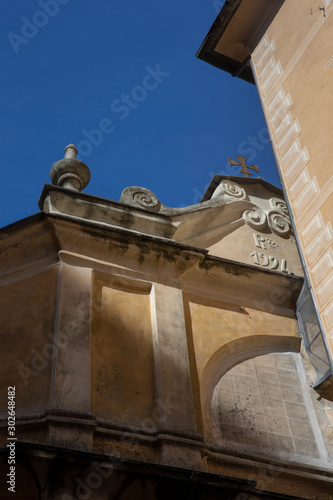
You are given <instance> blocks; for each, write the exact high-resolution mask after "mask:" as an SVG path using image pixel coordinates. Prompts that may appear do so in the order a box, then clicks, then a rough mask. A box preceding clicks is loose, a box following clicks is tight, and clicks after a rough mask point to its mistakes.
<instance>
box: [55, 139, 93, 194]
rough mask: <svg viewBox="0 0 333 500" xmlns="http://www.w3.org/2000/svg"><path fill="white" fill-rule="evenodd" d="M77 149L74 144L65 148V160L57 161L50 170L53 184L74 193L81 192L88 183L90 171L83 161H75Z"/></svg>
mask: <svg viewBox="0 0 333 500" xmlns="http://www.w3.org/2000/svg"><path fill="white" fill-rule="evenodd" d="M76 155H77V149H76V147H75V146H74V144H68V146H66V147H65V158H63V159H62V160H59V161H57V162H56V163H55V164H54V165H53V167H52V168H51V172H50V177H51V181H52V183H53V184H55V185H56V186H61V187H64V188H68V189H74V190H75V191H82V189H84V188H85V187H86V186H87V185H88V184H89V181H90V170H89V168H88V167H87V165H86V164H85V163H83V161H80V160H77V159H76Z"/></svg>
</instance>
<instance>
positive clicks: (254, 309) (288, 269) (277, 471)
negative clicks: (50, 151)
mask: <svg viewBox="0 0 333 500" xmlns="http://www.w3.org/2000/svg"><path fill="white" fill-rule="evenodd" d="M89 178H90V172H89V169H88V167H87V166H86V165H85V164H83V163H82V162H80V161H79V160H77V159H76V148H75V146H73V145H69V146H67V148H66V150H65V158H64V159H63V160H60V161H59V162H57V163H56V164H55V165H54V166H53V168H52V170H51V179H52V182H53V184H46V185H45V186H44V188H43V191H42V194H41V197H40V200H39V207H40V213H39V214H37V215H34V216H31V217H28V218H26V219H24V220H22V221H19V222H17V223H15V224H12V225H10V226H8V227H6V228H3V229H2V230H1V233H0V234H1V239H0V245H1V253H2V263H3V265H2V272H1V277H0V285H1V288H0V301H1V310H2V311H3V312H4V313H3V314H2V317H1V322H2V324H1V332H2V333H1V335H2V345H3V348H4V351H5V355H4V356H3V363H2V364H1V367H0V372H1V380H2V385H3V386H5V387H6V386H7V387H11V388H12V389H13V388H14V389H13V390H14V392H15V398H13V397H12V400H15V412H16V420H15V426H14V427H15V429H14V436H13V434H10V435H9V434H8V433H9V430H10V429H9V427H8V415H7V412H6V411H4V413H3V414H2V418H1V427H0V429H1V459H2V462H1V481H2V483H1V491H3V492H4V493H1V495H2V496H1V495H0V498H25V499H30V500H33V499H36V500H37V499H61V500H65V499H70V498H75V499H81V498H82V499H88V498H91V499H99V500H103V499H105V500H107V499H121V500H130V499H134V498H135V499H137V498H142V499H147V500H148V499H152V500H160V499H161V500H164V499H166V498H170V496H172V497H174V498H176V499H178V498H182V499H184V498H185V499H186V498H188V499H198V500H206V499H217V498H225V499H230V500H231V499H233V500H256V499H302V498H303V499H308V500H310V499H318V498H320V499H321V500H329V499H330V498H332V488H333V468H332V463H333V419H332V413H333V405H332V403H331V402H330V401H328V400H326V399H322V400H321V401H320V400H318V394H317V392H316V391H315V390H314V389H313V388H312V385H313V383H314V379H315V372H314V370H313V368H312V367H311V365H310V363H309V361H308V358H307V355H306V353H305V350H304V347H303V345H302V338H301V334H300V331H299V323H298V321H297V317H296V308H297V301H298V299H299V296H300V293H301V290H302V287H303V283H304V275H303V267H302V263H301V260H300V258H299V254H298V251H297V245H296V240H295V235H294V232H293V228H292V223H291V220H290V218H289V215H288V210H287V206H286V203H285V200H284V198H283V193H282V191H281V190H280V189H278V188H276V187H275V186H273V185H271V184H269V183H267V182H266V181H264V180H262V179H251V178H246V177H244V178H243V177H232V178H230V177H225V176H220V175H217V176H215V177H214V178H213V179H212V181H211V184H210V186H209V187H208V189H207V191H206V193H205V195H204V197H203V199H202V201H201V202H200V203H198V204H196V205H192V206H189V207H184V208H170V207H167V206H165V205H163V204H162V203H161V202H160V200H159V199H158V198H157V196H156V195H155V194H154V193H152V192H151V191H149V190H148V189H146V188H141V187H137V186H132V187H129V188H126V189H125V190H124V191H123V193H122V195H121V197H120V200H119V202H116V201H112V200H107V199H103V198H99V197H97V196H93V195H89V194H85V193H82V192H81V191H82V189H83V188H84V187H86V185H87V184H88V182H89ZM11 392H12V391H11ZM1 397H2V400H1V404H0V407H1V408H7V404H8V399H7V393H6V394H5V393H4V392H2V394H1ZM11 408H13V405H12V406H11ZM11 427H12V426H11ZM11 432H13V431H11ZM8 443H9V444H8ZM8 447H9V448H8ZM10 447H11V448H10ZM13 454H14V462H15V465H14V472H15V474H13V475H12V476H13V477H14V476H15V481H16V483H15V487H16V492H15V495H16V496H13V494H12V493H11V492H8V493H6V492H7V491H8V485H10V480H11V478H10V476H9V477H8V476H7V475H8V474H9V473H8V467H9V459H10V456H11V455H12V456H13ZM6 483H8V484H6Z"/></svg>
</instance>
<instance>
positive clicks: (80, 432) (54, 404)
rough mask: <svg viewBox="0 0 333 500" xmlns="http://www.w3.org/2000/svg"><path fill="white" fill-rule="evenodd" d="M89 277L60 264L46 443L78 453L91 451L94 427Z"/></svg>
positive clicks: (80, 269)
mask: <svg viewBox="0 0 333 500" xmlns="http://www.w3.org/2000/svg"><path fill="white" fill-rule="evenodd" d="M91 274H92V270H91V269H89V268H85V267H77V266H75V265H69V264H67V263H65V262H64V261H62V262H61V267H60V274H59V283H58V294H57V316H56V323H55V333H54V335H55V340H54V343H55V346H57V347H56V354H55V357H54V365H53V374H52V387H51V398H50V411H49V415H48V422H49V428H50V437H49V441H50V442H51V443H53V444H66V445H71V446H73V445H74V446H75V447H78V448H80V449H82V448H83V449H87V447H88V449H89V448H90V446H91V436H92V432H91V430H92V426H93V425H94V423H93V421H92V420H91V417H92V415H91V414H90V413H89V411H90V302H91V297H90V295H91ZM87 426H88V427H87ZM87 431H88V435H85V436H84V434H87Z"/></svg>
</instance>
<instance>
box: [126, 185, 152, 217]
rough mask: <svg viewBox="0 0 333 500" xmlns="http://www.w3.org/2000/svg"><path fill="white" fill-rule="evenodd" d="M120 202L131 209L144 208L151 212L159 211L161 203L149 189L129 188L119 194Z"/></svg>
mask: <svg viewBox="0 0 333 500" xmlns="http://www.w3.org/2000/svg"><path fill="white" fill-rule="evenodd" d="M120 201H121V202H122V203H126V205H131V206H133V207H139V208H145V209H146V210H151V211H152V212H159V210H160V209H161V202H160V201H159V200H158V198H157V196H156V195H155V194H154V193H153V192H152V191H150V190H149V189H146V188H142V187H138V186H131V187H128V188H126V189H124V191H123V192H122V193H121V197H120Z"/></svg>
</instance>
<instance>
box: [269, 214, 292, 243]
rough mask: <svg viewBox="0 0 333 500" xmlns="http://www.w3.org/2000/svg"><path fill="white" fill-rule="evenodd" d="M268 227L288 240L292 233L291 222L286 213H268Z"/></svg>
mask: <svg viewBox="0 0 333 500" xmlns="http://www.w3.org/2000/svg"><path fill="white" fill-rule="evenodd" d="M267 218H268V225H269V227H270V228H271V230H272V231H273V232H274V233H276V234H278V235H279V236H281V237H282V238H286V237H288V236H289V235H290V233H291V222H290V219H289V217H288V216H286V215H284V213H281V212H278V211H274V210H273V211H272V212H269V213H268V216H267Z"/></svg>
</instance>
